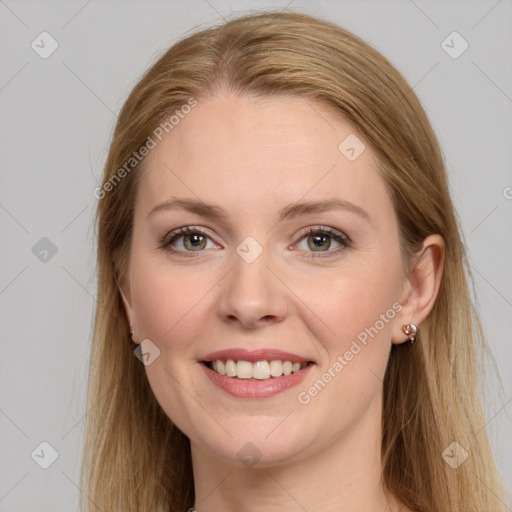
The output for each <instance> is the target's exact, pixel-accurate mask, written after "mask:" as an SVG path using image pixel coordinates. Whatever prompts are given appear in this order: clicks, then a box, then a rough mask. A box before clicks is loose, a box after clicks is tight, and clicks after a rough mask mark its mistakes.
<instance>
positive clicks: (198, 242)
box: [185, 234, 204, 249]
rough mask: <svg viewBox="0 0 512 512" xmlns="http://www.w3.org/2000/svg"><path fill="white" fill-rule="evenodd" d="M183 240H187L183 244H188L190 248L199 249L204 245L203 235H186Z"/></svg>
mask: <svg viewBox="0 0 512 512" xmlns="http://www.w3.org/2000/svg"><path fill="white" fill-rule="evenodd" d="M185 241H188V244H187V243H186V244H185V245H190V246H191V248H192V249H201V248H202V246H203V245H204V237H203V235H197V234H196V235H188V237H186V238H185Z"/></svg>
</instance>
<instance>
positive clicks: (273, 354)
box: [202, 348, 311, 378]
mask: <svg viewBox="0 0 512 512" xmlns="http://www.w3.org/2000/svg"><path fill="white" fill-rule="evenodd" d="M219 359H220V360H221V361H226V360H227V359H233V360H234V361H250V362H251V363H255V362H256V361H272V360H274V359H275V360H280V361H291V362H292V363H296V362H298V363H305V362H309V361H311V360H310V359H308V358H307V357H303V356H300V355H298V354H292V353H291V352H283V351H282V350H270V349H269V350H267V349H260V350H245V349H243V348H232V349H227V350H219V351H217V352H212V353H211V354H208V355H207V356H205V357H204V359H202V361H218V360H219ZM228 378H229V377H228ZM279 378H282V377H279Z"/></svg>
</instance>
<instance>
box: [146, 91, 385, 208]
mask: <svg viewBox="0 0 512 512" xmlns="http://www.w3.org/2000/svg"><path fill="white" fill-rule="evenodd" d="M347 150H348V152H347ZM354 156H355V158H354ZM138 195H139V198H140V200H138V202H139V204H140V205H141V207H142V208H143V209H144V210H145V211H149V210H150V209H151V207H152V206H154V205H155V204H156V203H158V202H160V201H165V200H166V199H168V198H169V197H170V196H180V197H183V196H185V197H194V196H196V197H199V198H201V199H203V200H211V201H215V200H216V202H224V203H225V204H226V205H228V204H229V205H230V206H232V207H233V208H236V209H238V211H242V210H246V211H247V210H251V211H254V210H261V208H262V207H263V205H264V208H265V209H268V206H269V205H275V206H276V209H277V208H279V206H278V203H279V204H280V205H281V204H284V203H290V202H296V201H299V200H300V199H301V198H303V197H306V196H307V199H308V200H315V199H325V198H326V196H329V197H340V198H343V199H345V200H348V201H353V202H356V203H359V204H361V205H363V204H364V205H366V206H367V207H368V209H370V210H371V209H372V203H373V209H374V210H375V209H377V208H382V206H383V205H382V204H380V203H382V202H386V200H387V202H388V204H387V206H388V207H389V206H390V202H389V199H388V195H387V190H386V187H385V183H384V182H383V180H382V178H381V177H380V175H379V173H378V171H377V167H376V164H375V161H374V155H373V152H372V151H371V149H370V148H369V147H368V145H367V144H365V142H364V139H363V137H362V135H361V134H360V133H359V132H358V131H357V129H355V128H354V127H353V126H352V125H351V124H349V123H348V122H346V121H344V120H343V119H342V118H341V116H337V115H335V114H334V113H333V112H332V111H330V110H329V109H327V108H326V107H324V106H323V105H322V104H320V103H316V102H313V101H311V100H309V99H305V98H301V97H295V96H277V97H264V98H256V97H252V96H240V95H234V94H229V95H228V94H226V95H224V96H220V97H216V98H214V99H210V100H208V101H202V102H199V103H198V105H197V106H196V107H195V108H194V109H192V110H191V112H190V113H189V114H188V115H186V116H185V117H184V118H183V119H181V120H180V122H179V124H178V125H176V126H175V127H174V128H173V129H172V130H171V131H170V132H169V133H168V134H166V135H164V137H163V138H162V140H161V142H159V143H158V144H157V146H156V148H155V149H154V150H153V151H152V152H151V153H150V154H149V155H148V157H146V160H145V161H144V173H143V176H142V179H141V183H140V190H139V194H138Z"/></svg>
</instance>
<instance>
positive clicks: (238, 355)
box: [202, 348, 313, 363]
mask: <svg viewBox="0 0 512 512" xmlns="http://www.w3.org/2000/svg"><path fill="white" fill-rule="evenodd" d="M219 359H220V360H222V361H225V360H227V359H233V360H234V361H250V362H251V363H255V362H256V361H272V360H280V361H291V362H292V363H295V362H300V363H303V362H313V361H312V360H311V359H310V358H308V357H304V356H301V355H299V354H294V353H292V352H284V351H282V350H275V349H266V348H261V349H258V350H246V349H244V348H229V349H225V350H218V351H217V352H212V353H211V354H208V355H207V356H205V357H204V358H203V359H202V361H218V360H219Z"/></svg>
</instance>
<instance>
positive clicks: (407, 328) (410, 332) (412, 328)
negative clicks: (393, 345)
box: [402, 323, 418, 345]
mask: <svg viewBox="0 0 512 512" xmlns="http://www.w3.org/2000/svg"><path fill="white" fill-rule="evenodd" d="M402 331H404V334H407V336H409V340H408V341H410V342H411V345H412V344H413V343H414V342H415V341H416V334H417V333H418V328H417V327H416V325H415V324H413V323H410V324H407V325H403V326H402Z"/></svg>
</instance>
